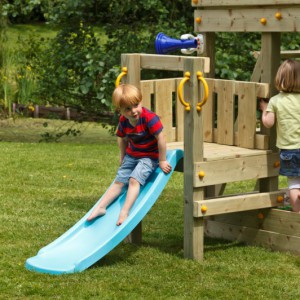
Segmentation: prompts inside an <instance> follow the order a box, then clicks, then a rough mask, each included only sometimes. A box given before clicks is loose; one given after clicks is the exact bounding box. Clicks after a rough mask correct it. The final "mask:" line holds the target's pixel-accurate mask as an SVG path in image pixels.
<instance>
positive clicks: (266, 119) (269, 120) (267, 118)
mask: <svg viewBox="0 0 300 300" xmlns="http://www.w3.org/2000/svg"><path fill="white" fill-rule="evenodd" d="M259 107H260V109H261V110H262V117H261V120H262V122H263V124H264V126H265V127H267V128H271V127H272V126H273V125H274V124H275V114H274V113H273V112H270V111H267V107H268V103H267V102H265V101H260V103H259Z"/></svg>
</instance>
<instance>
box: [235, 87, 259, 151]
mask: <svg viewBox="0 0 300 300" xmlns="http://www.w3.org/2000/svg"><path fill="white" fill-rule="evenodd" d="M236 85H238V87H236V91H237V94H238V116H237V117H238V119H237V125H238V144H237V146H239V147H244V148H250V149H254V148H255V134H256V91H255V87H256V85H255V83H251V82H247V83H246V82H244V83H236Z"/></svg>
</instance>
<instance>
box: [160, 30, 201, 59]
mask: <svg viewBox="0 0 300 300" xmlns="http://www.w3.org/2000/svg"><path fill="white" fill-rule="evenodd" d="M179 49H180V50H181V52H182V53H184V54H191V53H193V52H194V51H197V52H198V53H203V36H202V35H201V34H198V35H197V37H194V36H193V35H191V34H184V35H182V36H181V38H180V40H177V39H173V38H170V37H169V36H167V35H165V34H164V33H162V32H160V33H159V34H158V35H157V36H156V38H155V50H156V53H157V54H167V53H169V52H174V51H176V50H179Z"/></svg>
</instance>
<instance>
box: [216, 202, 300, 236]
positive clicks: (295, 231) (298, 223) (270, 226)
mask: <svg viewBox="0 0 300 300" xmlns="http://www.w3.org/2000/svg"><path fill="white" fill-rule="evenodd" d="M211 218H212V219H213V221H217V222H222V223H227V224H232V225H238V226H246V227H251V228H257V229H263V230H267V231H274V232H278V233H281V234H288V235H294V236H298V237H300V215H299V214H296V213H293V212H291V211H285V210H280V209H277V208H273V209H263V210H261V209H260V210H252V211H245V212H239V213H230V214H224V215H217V216H212V217H211Z"/></svg>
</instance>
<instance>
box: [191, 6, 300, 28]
mask: <svg viewBox="0 0 300 300" xmlns="http://www.w3.org/2000/svg"><path fill="white" fill-rule="evenodd" d="M248 2H249V1H248ZM278 12H280V14H281V18H280V19H278V18H276V13H278ZM194 19H195V21H194V29H195V30H194V31H195V32H299V31H300V5H299V3H298V5H294V6H282V7H280V8H279V7H278V6H274V7H269V6H261V4H260V5H258V6H248V7H245V6H244V7H243V6H239V7H215V8H213V9H209V8H205V9H198V10H195V12H194ZM262 19H264V20H265V21H264V22H263V21H262ZM196 20H201V22H197V21H196Z"/></svg>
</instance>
